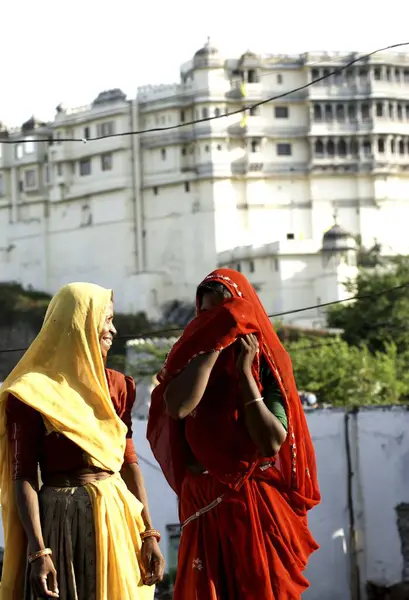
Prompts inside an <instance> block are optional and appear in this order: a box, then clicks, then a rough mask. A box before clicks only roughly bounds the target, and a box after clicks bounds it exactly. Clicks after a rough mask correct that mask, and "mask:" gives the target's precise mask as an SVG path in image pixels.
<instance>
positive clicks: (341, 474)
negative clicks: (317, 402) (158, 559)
mask: <svg viewBox="0 0 409 600" xmlns="http://www.w3.org/2000/svg"><path fill="white" fill-rule="evenodd" d="M308 423H309V426H310V430H311V434H312V437H313V440H314V444H315V448H316V454H317V462H318V472H319V478H320V485H321V493H322V503H321V504H320V506H318V507H317V508H316V509H315V510H313V511H312V512H311V513H310V517H309V522H310V527H311V529H312V532H313V534H314V536H315V538H316V540H317V541H318V543H319V544H320V550H318V552H316V553H315V554H314V555H313V556H312V558H311V560H310V563H309V566H308V568H307V571H306V576H307V578H308V579H309V581H310V582H311V587H310V589H309V590H308V591H307V592H306V593H305V594H304V596H303V598H305V599H306V600H327V599H328V598H331V600H355V598H356V593H353V592H352V591H351V588H352V590H356V587H357V586H356V585H355V584H354V583H353V582H354V577H353V574H354V571H355V570H354V564H356V566H357V568H358V569H359V574H360V581H361V586H360V587H361V588H362V589H361V599H362V600H364V599H365V593H364V588H365V583H366V581H368V580H371V581H373V582H375V583H378V584H383V585H387V586H390V585H393V584H394V583H397V582H399V581H400V580H401V578H402V570H403V559H402V554H401V547H400V538H399V534H398V530H397V526H396V513H395V507H396V506H397V505H398V504H399V503H401V502H408V501H409V483H408V482H409V411H407V410H405V409H403V408H385V409H382V408H372V409H371V408H369V409H363V410H361V411H359V412H358V413H356V414H348V415H345V412H344V411H342V410H316V411H313V412H310V413H309V414H308ZM145 430H146V424H145V423H144V422H143V421H135V423H134V440H135V444H136V449H137V452H138V453H139V456H140V464H141V467H142V470H143V472H144V474H145V479H146V486H147V489H148V494H149V502H150V506H151V513H152V515H153V521H154V523H155V526H156V527H158V528H160V529H161V531H163V532H164V539H163V543H162V546H163V551H164V553H165V554H166V552H167V547H166V545H167V539H166V533H165V532H166V525H167V524H173V523H177V504H176V499H175V496H174V494H173V492H171V490H170V489H169V488H168V487H167V485H166V483H165V482H164V480H163V477H162V475H161V473H160V471H158V470H157V465H156V464H155V459H154V458H153V456H152V454H151V452H150V450H149V447H148V444H147V442H146V439H145ZM346 433H347V434H348V435H346ZM348 457H349V458H348ZM351 511H352V515H353V521H354V524H355V529H356V533H355V539H356V551H354V547H353V544H351V536H350V523H351ZM355 555H356V559H355Z"/></svg>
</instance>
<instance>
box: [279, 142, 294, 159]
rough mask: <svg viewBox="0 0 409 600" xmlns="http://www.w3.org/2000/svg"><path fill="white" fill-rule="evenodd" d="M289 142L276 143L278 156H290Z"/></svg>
mask: <svg viewBox="0 0 409 600" xmlns="http://www.w3.org/2000/svg"><path fill="white" fill-rule="evenodd" d="M291 154H292V152H291V144H277V155H278V156H291Z"/></svg>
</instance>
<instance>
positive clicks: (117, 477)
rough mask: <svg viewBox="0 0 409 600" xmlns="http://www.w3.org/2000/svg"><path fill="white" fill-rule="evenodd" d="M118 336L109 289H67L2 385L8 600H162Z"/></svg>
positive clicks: (4, 595) (0, 470) (0, 466)
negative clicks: (111, 358) (118, 363)
mask: <svg viewBox="0 0 409 600" xmlns="http://www.w3.org/2000/svg"><path fill="white" fill-rule="evenodd" d="M114 334H115V328H114V326H113V303H112V291H111V290H106V289H103V288H101V287H99V286H96V285H93V284H86V283H73V284H69V285H66V286H64V287H63V288H62V289H61V290H60V291H59V292H58V293H57V294H56V295H55V296H54V298H53V299H52V301H51V303H50V305H49V307H48V310H47V313H46V316H45V319H44V324H43V327H42V329H41V331H40V333H39V335H38V336H37V338H36V339H35V340H34V342H33V343H32V344H31V346H30V348H29V349H28V350H27V352H26V353H25V355H24V356H23V358H22V359H21V360H20V362H19V363H18V364H17V366H16V367H15V369H14V370H13V371H12V373H11V374H10V375H9V376H8V377H7V379H6V380H5V382H4V383H3V385H2V387H1V388H0V486H1V506H2V517H3V526H4V538H5V552H4V562H3V574H2V580H1V588H0V600H23V599H24V600H34V599H35V598H37V597H49V598H58V597H59V598H60V599H61V600H152V599H153V596H154V585H153V584H154V583H155V582H156V581H159V580H160V579H161V577H162V575H163V558H162V555H161V553H160V550H159V546H158V542H159V539H160V535H159V533H158V532H157V531H156V530H154V529H152V525H151V524H150V517H149V512H148V508H147V505H146V494H145V488H144V484H143V479H142V476H141V475H140V472H139V467H138V464H137V458H136V455H135V452H134V449H133V445H132V431H131V425H130V423H131V408H132V403H133V401H134V395H133V397H132V393H133V394H134V393H135V388H134V384H133V386H132V381H131V380H130V378H125V376H123V375H121V374H119V373H116V372H115V371H110V370H109V369H105V366H104V362H105V361H104V359H105V358H106V355H107V352H108V351H109V348H110V345H111V343H112V338H113V335H114ZM129 398H131V400H129ZM24 419H25V429H24V427H23V422H24ZM27 423H28V426H27ZM23 434H24V435H23ZM133 457H134V458H133ZM38 467H39V469H38ZM33 469H34V471H33ZM38 472H39V475H40V477H41V481H42V486H41V487H40V482H39V477H38ZM121 475H122V476H121ZM125 482H126V483H125Z"/></svg>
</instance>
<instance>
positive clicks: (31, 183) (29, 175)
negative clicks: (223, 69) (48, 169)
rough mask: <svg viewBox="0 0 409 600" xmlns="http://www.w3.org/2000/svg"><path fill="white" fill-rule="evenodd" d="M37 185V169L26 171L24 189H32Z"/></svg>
mask: <svg viewBox="0 0 409 600" xmlns="http://www.w3.org/2000/svg"><path fill="white" fill-rule="evenodd" d="M35 187H37V173H36V171H35V169H27V171H24V189H27V190H30V189H31V190H32V189H33V188H35Z"/></svg>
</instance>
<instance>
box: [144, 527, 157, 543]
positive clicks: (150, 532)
mask: <svg viewBox="0 0 409 600" xmlns="http://www.w3.org/2000/svg"><path fill="white" fill-rule="evenodd" d="M151 537H153V538H155V539H156V541H157V542H158V543H159V542H160V540H161V535H160V533H159V531H158V530H157V529H147V530H146V531H142V533H141V540H142V541H143V542H144V541H145V540H146V539H148V538H151Z"/></svg>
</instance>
